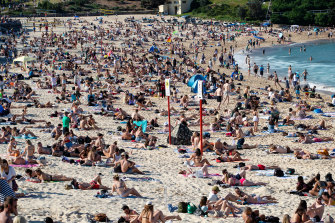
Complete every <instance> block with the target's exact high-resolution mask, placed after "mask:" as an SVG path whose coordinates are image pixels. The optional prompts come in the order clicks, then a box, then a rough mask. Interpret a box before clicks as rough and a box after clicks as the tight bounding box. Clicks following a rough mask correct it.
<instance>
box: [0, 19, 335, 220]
mask: <svg viewBox="0 0 335 223" xmlns="http://www.w3.org/2000/svg"><path fill="white" fill-rule="evenodd" d="M125 17H127V16H118V17H117V19H118V20H119V21H123V20H124V18H125ZM141 17H144V16H137V15H136V16H135V18H141ZM147 17H149V15H147ZM103 18H104V21H113V20H115V19H116V17H115V16H108V17H103ZM60 19H61V20H67V19H68V18H60ZM71 19H72V18H71ZM81 19H82V20H87V21H89V22H94V23H95V24H98V22H97V21H96V20H95V17H83V18H81ZM48 20H49V21H51V20H52V18H48ZM23 22H25V19H23ZM80 25H82V24H78V23H77V24H76V25H75V27H78V28H79V27H80ZM103 26H106V24H103ZM144 26H145V25H143V27H144ZM28 28H29V29H31V28H32V27H31V23H29V26H28ZM148 28H150V27H149V26H148ZM37 30H38V28H37ZM53 31H54V32H57V33H59V32H63V31H64V26H63V25H60V26H57V27H55V28H54V29H53ZM34 35H36V36H38V35H40V32H39V31H37V32H36V33H35V34H33V33H32V34H31V37H32V36H34ZM198 35H200V36H201V35H203V33H201V32H199V33H198ZM284 35H285V33H284ZM291 35H292V37H291V41H292V42H298V43H303V42H306V41H311V40H315V39H321V38H327V37H326V33H322V34H321V35H319V36H317V37H316V36H315V35H313V36H312V37H310V38H308V37H307V35H306V33H302V34H295V33H291ZM262 37H264V38H265V39H266V42H265V43H262V44H261V47H269V46H271V45H272V42H274V43H276V38H275V37H270V36H267V35H263V36H262ZM249 38H250V36H241V37H238V38H237V42H236V44H237V48H235V53H236V52H238V51H240V50H242V49H244V48H245V46H246V43H247V40H248V39H249ZM105 42H107V41H106V40H105ZM121 42H122V41H120V40H117V41H114V44H115V45H116V46H117V45H120V43H121ZM158 43H159V44H161V43H162V42H158ZM189 43H190V41H189V42H187V43H184V44H185V46H186V47H187V48H188V45H189ZM151 44H152V43H151V42H149V43H147V44H146V45H145V50H147V49H148V48H149V47H150V46H151ZM20 45H21V46H22V44H19V46H20ZM209 45H213V43H212V42H209ZM230 45H232V43H231V42H228V43H226V45H225V46H224V47H225V48H227V49H229V46H230ZM234 45H235V43H234ZM215 48H216V47H215V46H213V47H207V48H206V51H205V52H206V57H207V59H206V61H208V59H209V58H211V56H212V54H213V51H214V49H215ZM217 48H218V50H219V52H220V50H221V49H220V48H221V47H217ZM97 51H98V52H99V51H100V49H97ZM70 52H71V53H72V52H75V51H74V50H70ZM200 55H201V52H200V53H199V57H200ZM167 56H170V55H167ZM265 60H266V56H265ZM251 63H253V62H252V59H251ZM204 67H205V65H204ZM214 67H215V69H214V70H217V69H218V68H217V65H215V66H214ZM14 71H17V72H20V71H19V70H18V69H14ZM220 71H221V72H223V71H224V72H225V73H226V74H228V75H229V74H230V73H231V72H232V71H231V70H230V71H228V70H225V69H223V68H220ZM56 72H57V73H59V74H62V73H63V71H56ZM65 73H70V72H69V71H66V72H65ZM93 76H95V73H94V72H93ZM120 77H124V78H126V79H129V76H127V74H122V75H120ZM244 77H245V81H243V82H241V86H240V87H241V91H243V89H244V88H245V86H250V88H251V89H252V90H255V89H256V90H257V91H258V92H259V93H260V94H259V96H260V97H261V101H269V100H268V99H266V95H267V93H266V92H265V91H262V90H259V88H261V87H264V86H265V85H268V84H271V85H273V81H268V80H265V79H260V78H255V77H248V75H247V73H246V72H244ZM27 83H31V85H32V86H33V87H34V86H35V84H34V83H32V81H27ZM121 87H122V89H124V90H129V91H130V92H133V93H135V92H137V91H138V90H139V89H138V88H129V87H124V86H122V85H121ZM176 87H177V88H178V90H179V91H180V93H179V95H184V94H188V95H194V94H193V93H190V88H189V87H187V86H186V85H184V84H182V83H176ZM68 88H71V87H70V86H68ZM34 90H35V91H36V93H37V95H38V98H39V100H40V102H41V103H45V102H47V101H54V98H55V97H56V95H55V94H52V93H48V91H49V90H40V89H34ZM9 92H12V90H9ZM86 95H87V93H84V95H83V97H82V98H86ZM322 96H323V97H324V99H325V100H327V101H329V100H330V97H329V96H326V95H322ZM122 97H123V95H121V96H120V98H122ZM230 99H231V102H230V103H229V106H228V107H227V108H228V109H233V107H234V105H235V104H236V96H231V98H230ZM151 100H152V101H153V102H155V103H156V105H157V107H158V108H159V109H162V108H164V109H166V108H167V99H161V98H151ZM295 101H296V100H295ZM309 101H311V103H312V104H314V103H315V104H317V105H320V106H322V109H323V111H333V110H331V109H330V108H328V107H325V106H324V105H325V104H324V102H322V101H320V100H317V99H315V100H313V99H310V100H309ZM207 102H208V104H207V105H204V107H205V108H216V107H217V102H216V100H207ZM13 104H14V105H20V104H18V103H13ZM85 104H86V103H84V104H83V105H81V106H80V107H81V108H83V109H84V110H85V111H87V112H88V113H91V112H93V111H92V107H88V106H86V105H85ZM70 106H71V104H66V105H64V104H59V107H58V108H57V109H54V108H52V109H51V108H46V109H37V108H29V109H28V113H29V114H31V116H32V117H33V118H34V119H42V120H47V121H50V122H52V123H53V124H54V125H57V124H59V123H61V120H60V119H59V118H50V117H49V114H50V113H51V112H53V111H55V110H58V111H59V110H61V109H67V108H70ZM171 106H173V107H175V108H178V109H179V110H180V107H178V104H176V103H171ZM114 107H122V108H124V109H125V110H126V111H127V112H128V113H130V114H131V113H133V111H134V107H133V106H125V105H124V104H123V103H122V100H118V101H116V102H115V104H114ZM291 107H292V108H294V107H295V105H293V104H292V103H280V104H278V108H279V109H280V111H281V112H282V113H281V114H282V115H281V116H282V117H283V116H284V115H285V114H287V113H288V108H291ZM191 108H195V107H191ZM225 108H226V107H225ZM154 109H156V108H154ZM20 112H21V111H20V109H16V110H13V113H14V114H17V113H20ZM198 112H199V111H197V110H195V109H192V110H190V111H188V112H187V115H191V114H198ZM222 112H223V108H222ZM140 114H141V115H143V116H144V117H145V118H146V119H147V120H149V121H150V120H151V119H152V118H154V117H158V118H159V119H158V121H159V124H160V125H161V126H162V125H163V123H164V122H166V121H167V117H160V116H157V114H155V113H154V112H153V111H140ZM312 115H313V117H315V118H314V119H312V120H302V121H297V123H304V124H317V123H318V122H319V120H320V119H321V118H324V119H325V120H326V122H327V124H333V119H332V118H325V117H322V116H320V115H318V114H312ZM94 117H95V119H96V121H97V125H98V126H99V127H101V128H102V129H101V130H92V131H78V130H74V132H75V134H77V135H81V136H86V135H89V136H96V134H97V133H98V132H101V133H103V134H104V140H105V142H106V144H111V143H113V142H114V141H117V142H118V145H119V147H121V148H124V149H125V150H126V151H127V152H129V153H131V154H130V159H131V160H132V161H134V162H136V164H138V165H139V167H138V168H139V169H140V170H142V171H145V172H146V175H145V176H140V175H134V176H133V177H151V178H154V179H156V180H158V181H152V182H139V181H126V184H127V186H128V187H134V188H135V189H137V190H138V191H139V192H140V193H141V194H142V195H143V196H145V197H146V198H145V199H142V198H119V197H112V198H106V199H101V198H95V197H94V195H96V194H97V192H98V191H82V190H65V189H64V186H65V185H66V184H67V183H63V182H55V183H31V182H25V181H23V182H22V181H19V182H18V184H19V186H20V188H21V189H23V190H24V191H26V192H28V193H29V194H30V196H29V197H26V198H22V199H19V202H18V210H19V214H20V215H23V216H25V217H26V219H27V220H29V221H30V222H38V221H42V220H43V219H44V218H45V217H46V216H50V217H52V218H53V219H54V220H56V221H57V222H76V223H79V222H89V218H90V217H91V215H94V214H96V213H106V214H107V216H108V217H109V218H110V219H111V220H114V221H115V220H117V219H118V218H119V217H120V216H121V215H122V213H123V212H122V210H121V207H122V205H123V204H127V205H128V206H129V207H130V208H131V209H134V210H136V211H137V212H139V213H140V212H141V211H142V209H143V206H144V205H145V203H146V202H147V201H152V203H153V204H154V208H155V210H157V209H159V210H162V211H163V213H164V214H167V215H169V214H170V213H169V211H168V209H167V204H173V206H178V202H181V201H185V202H192V203H194V204H196V205H198V203H199V201H200V198H201V196H204V195H205V196H207V195H208V194H209V192H210V190H211V186H209V185H208V183H210V182H212V180H213V179H218V178H217V177H216V178H212V179H199V178H188V177H184V176H182V175H179V174H178V172H179V171H180V170H182V169H186V167H185V166H184V165H183V162H184V161H185V159H181V158H178V156H179V155H178V154H177V153H175V152H174V149H175V148H176V146H169V147H168V148H160V149H158V150H152V151H145V150H134V149H131V148H129V147H131V146H132V143H126V142H122V141H121V140H120V137H118V136H112V135H109V134H107V132H108V131H115V130H116V128H117V127H118V126H125V125H124V124H120V123H119V122H118V121H116V120H113V119H112V118H106V117H101V116H94ZM212 118H213V117H208V116H205V117H204V122H206V123H208V122H210V121H211V120H212ZM175 121H176V117H175V116H172V117H171V122H172V123H175ZM19 126H20V127H21V125H18V127H19ZM264 126H267V122H266V120H265V119H262V118H261V119H260V125H259V128H260V129H261V128H262V127H264ZM208 128H209V126H204V129H205V130H206V129H208ZM280 129H281V130H288V131H295V130H294V129H293V127H280ZM191 130H194V131H199V126H193V127H191ZM33 132H36V134H37V135H38V139H35V140H33V144H34V145H36V143H37V142H39V141H40V142H42V143H43V145H44V146H46V145H52V144H53V143H54V140H53V139H51V137H50V134H45V133H40V132H39V130H38V129H33ZM154 132H156V133H154V134H153V135H155V136H157V137H158V138H159V140H158V143H157V144H158V145H159V144H164V145H167V137H168V134H157V130H154ZM210 133H211V139H210V141H211V142H215V139H217V138H221V140H222V141H225V142H227V143H229V144H230V143H231V142H232V139H231V138H229V137H226V136H225V135H224V133H218V132H210ZM319 133H320V135H321V136H330V137H332V136H334V128H333V129H330V130H327V131H319ZM18 141H19V142H24V140H18ZM293 141H294V138H286V137H283V136H282V135H281V134H279V133H278V134H266V133H260V132H258V133H257V137H248V138H246V143H247V144H252V145H255V144H257V145H269V144H275V145H282V146H290V147H291V148H303V149H306V150H308V151H311V152H316V150H317V149H320V148H325V147H327V148H334V147H335V144H334V143H320V144H310V145H302V144H300V143H295V142H293ZM21 145H22V144H21ZM22 146H23V145H22ZM0 148H1V153H3V154H4V153H6V152H5V151H6V145H1V147H0ZM241 153H242V154H243V157H244V158H247V159H248V160H249V161H246V164H254V165H257V164H263V165H266V166H267V165H278V166H280V167H281V168H282V169H283V170H286V169H287V168H294V169H295V170H296V173H297V174H298V175H302V176H304V177H306V179H310V177H312V176H314V175H315V174H317V173H321V176H322V177H323V176H324V175H325V174H326V173H328V172H331V171H333V170H334V161H333V160H297V159H295V158H294V157H293V155H292V156H291V155H275V154H271V155H268V154H266V153H265V151H263V150H261V149H251V150H243V151H241ZM204 157H205V158H207V159H208V160H209V161H210V162H211V163H212V164H213V165H214V166H213V167H210V168H209V172H210V173H211V174H215V173H217V174H220V173H221V171H222V169H224V168H226V169H228V171H230V172H233V173H234V172H237V169H234V168H233V166H234V165H236V163H216V162H215V161H213V159H215V158H216V157H217V156H216V155H213V154H212V153H204ZM46 158H47V161H48V165H47V166H45V167H43V170H44V171H45V172H46V173H50V174H64V175H66V176H68V177H75V178H76V179H78V180H79V181H85V182H89V181H91V179H93V177H94V176H96V175H97V174H98V173H102V174H103V175H104V176H103V184H104V185H106V186H111V185H112V183H113V178H112V176H113V173H112V171H113V168H105V167H82V166H78V165H71V164H69V163H65V162H62V161H61V158H57V157H52V156H46ZM24 170H25V169H24V168H16V172H17V174H21V175H24ZM247 174H248V175H247V179H252V181H254V182H258V181H261V182H265V183H267V184H268V185H267V186H265V187H248V188H243V190H244V191H245V192H247V193H251V194H252V193H255V194H257V195H271V196H273V197H275V198H277V200H278V204H274V205H250V207H251V208H253V209H258V210H259V211H260V213H261V214H265V215H272V216H277V217H279V218H280V219H282V217H283V215H284V214H289V215H291V216H292V215H293V214H294V211H295V209H296V208H297V206H298V204H299V202H300V200H301V199H306V200H307V203H308V204H309V205H310V204H312V203H313V202H314V200H315V199H314V198H312V197H299V196H296V195H290V194H288V192H289V191H290V190H293V189H295V186H296V182H297V179H296V177H297V176H298V175H296V176H294V177H292V178H288V179H286V178H284V179H282V178H277V177H273V176H272V177H266V176H258V175H257V173H256V172H253V171H250V172H248V173H247ZM121 175H122V174H121ZM229 192H233V188H228V189H221V191H220V193H219V195H220V196H222V197H224V196H225V195H226V194H227V193H229ZM327 213H330V214H334V213H335V207H326V209H325V214H327ZM172 214H176V212H175V213H172ZM180 216H181V217H182V219H183V220H182V221H181V222H194V223H195V222H243V220H242V218H241V217H238V218H232V217H229V218H227V219H216V218H210V217H207V218H202V217H198V216H195V215H190V214H180ZM239 216H240V215H239Z"/></svg>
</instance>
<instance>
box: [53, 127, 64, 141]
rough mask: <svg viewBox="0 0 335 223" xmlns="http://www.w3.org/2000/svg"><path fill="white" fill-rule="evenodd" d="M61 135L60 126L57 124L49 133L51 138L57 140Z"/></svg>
mask: <svg viewBox="0 0 335 223" xmlns="http://www.w3.org/2000/svg"><path fill="white" fill-rule="evenodd" d="M61 135H62V124H59V125H57V126H56V127H55V128H54V129H53V130H52V131H51V138H54V139H55V140H58V138H59V137H61Z"/></svg>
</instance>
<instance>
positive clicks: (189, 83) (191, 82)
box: [187, 74, 206, 87]
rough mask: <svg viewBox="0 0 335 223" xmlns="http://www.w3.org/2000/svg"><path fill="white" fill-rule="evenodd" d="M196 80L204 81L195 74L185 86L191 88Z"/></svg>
mask: <svg viewBox="0 0 335 223" xmlns="http://www.w3.org/2000/svg"><path fill="white" fill-rule="evenodd" d="M197 80H203V81H205V80H206V78H205V77H204V76H202V75H200V74H196V75H193V76H192V77H191V78H190V80H189V81H188V82H187V86H189V87H193V85H194V83H195V82H196V81H197Z"/></svg>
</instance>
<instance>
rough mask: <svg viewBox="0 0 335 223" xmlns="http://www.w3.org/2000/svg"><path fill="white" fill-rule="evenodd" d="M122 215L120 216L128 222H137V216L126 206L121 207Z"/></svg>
mask: <svg viewBox="0 0 335 223" xmlns="http://www.w3.org/2000/svg"><path fill="white" fill-rule="evenodd" d="M121 209H122V210H123V213H124V214H125V215H124V216H122V217H123V218H124V219H125V220H126V221H128V222H137V219H138V216H139V214H138V213H137V212H136V211H135V210H131V209H130V208H129V207H128V206H127V205H123V206H122V208H121Z"/></svg>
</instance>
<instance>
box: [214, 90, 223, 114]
mask: <svg viewBox="0 0 335 223" xmlns="http://www.w3.org/2000/svg"><path fill="white" fill-rule="evenodd" d="M222 94H223V92H222V86H221V84H219V86H218V88H217V89H216V91H215V96H216V101H217V102H219V105H218V108H217V110H218V111H219V110H220V107H221V103H222Z"/></svg>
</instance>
